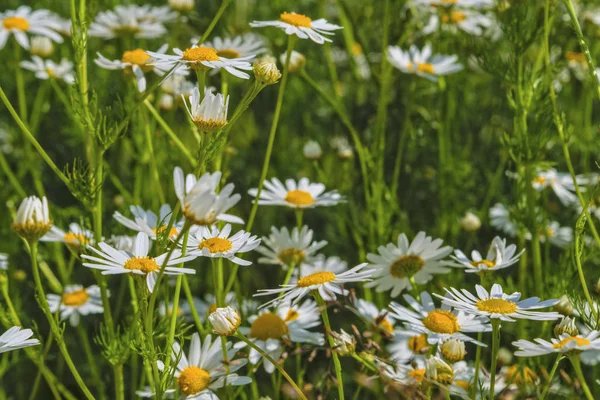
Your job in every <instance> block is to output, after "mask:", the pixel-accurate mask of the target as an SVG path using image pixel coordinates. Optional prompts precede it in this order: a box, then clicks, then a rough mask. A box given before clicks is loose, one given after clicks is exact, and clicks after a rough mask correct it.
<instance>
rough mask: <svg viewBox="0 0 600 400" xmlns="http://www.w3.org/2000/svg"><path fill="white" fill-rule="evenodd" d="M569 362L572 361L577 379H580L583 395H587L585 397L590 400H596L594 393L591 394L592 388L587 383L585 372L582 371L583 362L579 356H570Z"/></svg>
mask: <svg viewBox="0 0 600 400" xmlns="http://www.w3.org/2000/svg"><path fill="white" fill-rule="evenodd" d="M569 360H571V364H572V365H573V369H574V370H575V374H576V375H577V379H579V383H580V384H581V388H582V389H583V393H585V397H586V398H587V399H588V400H594V396H593V395H592V392H590V388H589V387H588V385H587V383H586V381H585V377H584V376H583V371H582V370H581V361H580V360H579V354H575V355H572V356H570V357H569Z"/></svg>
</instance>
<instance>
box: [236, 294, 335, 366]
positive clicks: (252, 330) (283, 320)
mask: <svg viewBox="0 0 600 400" xmlns="http://www.w3.org/2000/svg"><path fill="white" fill-rule="evenodd" d="M248 322H249V323H250V324H251V325H250V327H249V328H247V327H241V328H239V330H240V332H242V333H243V334H244V335H246V336H247V337H248V338H249V339H250V340H251V341H252V342H254V344H256V345H257V346H258V347H260V348H261V349H262V350H264V351H265V352H266V353H267V354H268V355H270V356H271V357H272V358H273V359H274V360H279V358H280V357H281V354H282V353H283V352H284V350H285V345H284V340H289V341H291V342H292V343H309V344H313V345H317V346H322V345H323V344H325V338H324V336H323V334H322V333H318V332H310V331H309V330H308V329H311V328H315V327H317V326H319V325H321V315H320V313H319V307H318V306H317V303H315V302H314V301H313V300H306V301H304V302H303V303H302V304H301V305H295V306H290V305H289V304H282V305H279V306H278V307H277V308H275V309H274V310H267V309H263V310H261V312H260V313H259V314H258V315H253V316H251V317H249V318H248ZM243 347H246V343H244V342H238V343H236V344H235V348H237V349H241V348H243ZM261 359H262V360H263V365H264V367H265V371H267V372H268V373H269V374H271V373H273V371H274V370H275V366H274V365H273V364H272V363H271V362H269V360H267V359H263V357H262V356H261V355H260V353H259V352H258V351H256V350H254V349H250V354H249V355H248V360H249V361H250V363H251V364H252V365H256V364H257V363H258V362H259V361H260V360H261Z"/></svg>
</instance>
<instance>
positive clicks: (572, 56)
mask: <svg viewBox="0 0 600 400" xmlns="http://www.w3.org/2000/svg"><path fill="white" fill-rule="evenodd" d="M5 21H6V20H5ZM565 58H566V59H567V60H568V61H575V62H578V63H582V64H583V63H584V62H585V55H584V54H583V53H577V52H575V51H567V53H566V54H565Z"/></svg>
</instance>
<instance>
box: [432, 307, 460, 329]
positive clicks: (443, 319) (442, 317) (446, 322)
mask: <svg viewBox="0 0 600 400" xmlns="http://www.w3.org/2000/svg"><path fill="white" fill-rule="evenodd" d="M423 325H425V328H427V329H429V330H430V331H432V332H435V333H448V334H452V333H456V332H458V331H460V326H459V325H458V319H457V318H456V315H454V314H453V313H452V312H451V311H447V310H440V309H437V310H434V311H431V312H429V313H428V314H427V316H426V317H425V318H423Z"/></svg>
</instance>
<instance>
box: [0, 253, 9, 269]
mask: <svg viewBox="0 0 600 400" xmlns="http://www.w3.org/2000/svg"><path fill="white" fill-rule="evenodd" d="M7 269H8V254H5V253H0V271H6V270H7Z"/></svg>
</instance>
